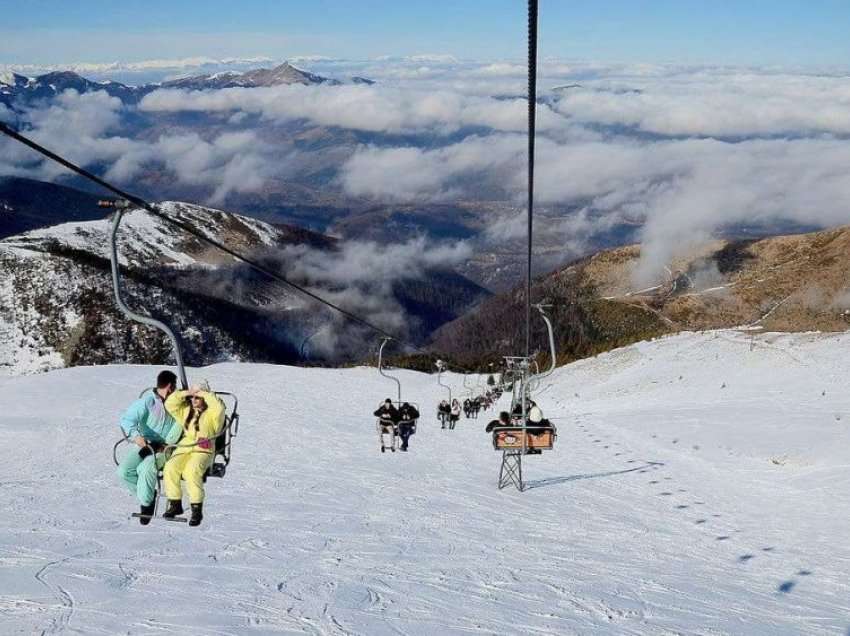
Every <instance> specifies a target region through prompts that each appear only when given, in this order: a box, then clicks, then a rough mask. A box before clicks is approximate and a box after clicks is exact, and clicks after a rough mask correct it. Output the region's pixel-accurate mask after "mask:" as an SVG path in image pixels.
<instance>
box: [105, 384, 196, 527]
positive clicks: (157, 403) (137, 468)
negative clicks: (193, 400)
mask: <svg viewBox="0 0 850 636" xmlns="http://www.w3.org/2000/svg"><path fill="white" fill-rule="evenodd" d="M176 388H177V376H176V375H174V373H172V372H171V371H162V372H160V374H159V375H158V376H157V378H156V388H155V389H151V390H150V391H146V392H145V393H144V394H143V395H142V397H140V398H139V399H138V400H136V401H135V402H133V403H132V404H131V405H130V408H128V409H127V411H126V412H125V413H124V416H123V417H122V418H121V429H122V430H123V431H124V433H125V434H126V435H127V438H128V439H129V440H130V441H131V442H132V443H133V444H134V445H133V446H131V447H130V452H128V453H127V455H126V456H125V457H124V459H123V460H122V461H121V463H120V464H119V465H118V470H117V472H118V476H119V477H120V478H121V479H122V481H123V482H124V483H125V484H126V485H127V487H128V488H129V489H130V492H131V493H133V494H134V495H136V497H137V498H138V499H139V503H140V504H141V514H142V515H146V516H142V517H139V521H140V522H141V524H142V525H147V524H148V523H150V520H151V515H153V511H154V498H155V497H156V472H157V469H158V468H161V467H162V465H163V464H164V463H165V455H163V454H162V453H160V452H156V453H151V451H150V447H152V448H154V449H155V450H156V451H159V450H160V449H161V447H163V446H165V445H166V444H174V443H176V442H177V441H178V440H179V439H180V435H181V433H182V432H183V429H182V427H181V426H180V424H178V423H177V422H175V420H174V418H173V417H171V415H170V414H169V413H168V411H166V410H165V399H166V398H167V397H168V396H169V395H171V394H172V393H174V391H175V389H176Z"/></svg>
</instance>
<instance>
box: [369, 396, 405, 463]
mask: <svg viewBox="0 0 850 636" xmlns="http://www.w3.org/2000/svg"><path fill="white" fill-rule="evenodd" d="M374 415H375V417H377V418H378V424H379V426H380V432H381V452H382V453H383V452H384V451H385V450H386V446H384V435H385V434H387V433H388V434H389V435H390V440H391V441H390V450H392V451H395V447H394V446H393V442H394V441H395V430H396V426H397V425H398V421H399V415H398V409H397V408H396V407H395V406H394V405H393V401H392V400H391V399H390V398H387V399H386V400H384V403H383V404H381V406H379V407H378V410H377V411H375V413H374Z"/></svg>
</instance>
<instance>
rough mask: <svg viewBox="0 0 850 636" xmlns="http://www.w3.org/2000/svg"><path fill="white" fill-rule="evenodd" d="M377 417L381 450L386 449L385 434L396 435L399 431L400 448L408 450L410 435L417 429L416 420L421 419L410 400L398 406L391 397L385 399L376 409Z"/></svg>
mask: <svg viewBox="0 0 850 636" xmlns="http://www.w3.org/2000/svg"><path fill="white" fill-rule="evenodd" d="M375 417H377V418H378V426H379V427H380V434H381V452H382V453H383V452H384V451H385V450H386V445H385V444H384V434H390V435H392V436H395V433H396V431H398V436H399V438H400V439H401V446H400V450H402V451H407V447H408V443H409V441H410V436H411V435H413V433H414V431H415V430H416V420H418V419H419V411H418V410H417V409H416V407H415V406H413V405H412V404H410V403H409V402H404V403H402V405H401V406H400V407H399V408H396V407H395V405H394V404H393V401H392V400H391V399H390V398H387V399H386V400H384V402H383V403H382V404H381V406H379V407H378V410H377V411H375Z"/></svg>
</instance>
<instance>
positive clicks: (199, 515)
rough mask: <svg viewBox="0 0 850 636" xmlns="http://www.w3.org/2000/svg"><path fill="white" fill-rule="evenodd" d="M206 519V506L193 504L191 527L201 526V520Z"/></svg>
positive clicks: (190, 518) (190, 519)
mask: <svg viewBox="0 0 850 636" xmlns="http://www.w3.org/2000/svg"><path fill="white" fill-rule="evenodd" d="M203 518H204V504H202V503H196V504H192V516H191V517H189V525H190V526H199V525H201V520H203Z"/></svg>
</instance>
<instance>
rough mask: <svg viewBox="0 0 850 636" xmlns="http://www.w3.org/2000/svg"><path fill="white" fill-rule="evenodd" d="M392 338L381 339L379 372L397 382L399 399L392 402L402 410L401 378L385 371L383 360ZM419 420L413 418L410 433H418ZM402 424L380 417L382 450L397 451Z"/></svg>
mask: <svg viewBox="0 0 850 636" xmlns="http://www.w3.org/2000/svg"><path fill="white" fill-rule="evenodd" d="M390 340H392V338H387V337H385V338H383V339H382V340H381V346H380V348H379V349H378V373H380V374H381V375H382V376H384V377H385V378H389V379H390V380H393V381H394V382H395V383H396V389H397V394H398V399H397V400H392V403H393V404H394V405H395V407H396V408H397V409H399V410H401V406H402V405H403V404H404V402H402V399H401V380H399V379H398V378H397V377H395V376H392V375H390V374H388V373H386V372H385V371H384V362H383V360H384V346H386V344H387V342H389V341H390ZM408 404H409V405H410V406H412V407H413V408H414V409H416V411H417V412H419V405H418V404H416V403H415V402H408ZM418 421H419V420H418V419H415V420H413V422H412V423H410V426H411V429H410V434H411V435H415V434H416V424H417V423H418ZM400 424H401V422H390V421H388V420H382V419H381V418H378V420H377V422H376V424H375V426H376V429H377V431H378V442H379V443H380V445H381V452H384V451H385V449H386V448H389V449H390V451H391V452H393V453H394V452H395V451H396V448H397V447H398V439H399V426H400ZM385 435H388V436H389V446H387V445H386V444H385V443H384V436H385Z"/></svg>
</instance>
